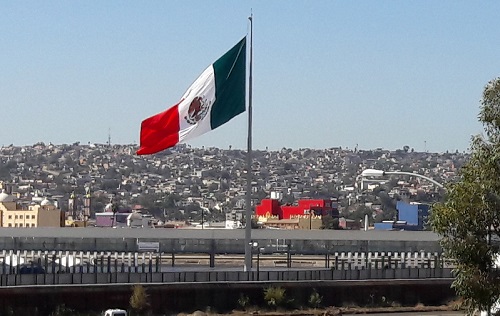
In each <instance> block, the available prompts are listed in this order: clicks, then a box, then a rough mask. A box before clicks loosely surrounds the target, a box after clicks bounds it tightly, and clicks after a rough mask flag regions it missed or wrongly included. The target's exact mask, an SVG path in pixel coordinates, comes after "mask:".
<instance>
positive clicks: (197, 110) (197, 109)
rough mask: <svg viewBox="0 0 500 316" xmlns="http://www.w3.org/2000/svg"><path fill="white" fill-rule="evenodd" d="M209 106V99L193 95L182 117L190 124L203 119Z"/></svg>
mask: <svg viewBox="0 0 500 316" xmlns="http://www.w3.org/2000/svg"><path fill="white" fill-rule="evenodd" d="M209 108H210V101H208V100H207V99H204V98H203V97H195V98H194V99H193V100H192V101H191V104H189V109H188V114H187V115H186V116H185V117H184V119H185V120H186V122H188V123H189V124H191V125H194V124H196V123H198V122H199V121H201V120H203V119H204V118H205V116H206V115H207V113H208V109H209Z"/></svg>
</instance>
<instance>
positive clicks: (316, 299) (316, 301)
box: [308, 289, 323, 308]
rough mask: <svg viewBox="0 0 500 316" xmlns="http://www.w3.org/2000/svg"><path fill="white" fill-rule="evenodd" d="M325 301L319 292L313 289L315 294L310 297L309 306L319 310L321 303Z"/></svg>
mask: <svg viewBox="0 0 500 316" xmlns="http://www.w3.org/2000/svg"><path fill="white" fill-rule="evenodd" d="M322 301H323V296H321V295H319V293H318V292H316V289H313V292H312V293H311V295H310V296H309V300H308V303H309V306H311V307H314V308H318V307H320V306H321V302H322Z"/></svg>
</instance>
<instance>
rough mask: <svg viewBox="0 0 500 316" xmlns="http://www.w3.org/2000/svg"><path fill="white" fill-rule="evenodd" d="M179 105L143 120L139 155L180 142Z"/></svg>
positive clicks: (155, 151) (160, 149)
mask: <svg viewBox="0 0 500 316" xmlns="http://www.w3.org/2000/svg"><path fill="white" fill-rule="evenodd" d="M178 105H179V104H176V105H174V106H172V107H171V108H170V109H168V110H166V111H164V112H161V113H158V114H156V115H153V116H151V117H149V118H147V119H145V120H144V121H142V123H141V138H140V148H139V150H137V154H138V155H149V154H154V153H157V152H159V151H162V150H164V149H167V148H170V147H173V146H175V145H176V144H177V143H178V142H179V130H180V123H179V111H178Z"/></svg>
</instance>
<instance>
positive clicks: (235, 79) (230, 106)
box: [210, 37, 246, 129]
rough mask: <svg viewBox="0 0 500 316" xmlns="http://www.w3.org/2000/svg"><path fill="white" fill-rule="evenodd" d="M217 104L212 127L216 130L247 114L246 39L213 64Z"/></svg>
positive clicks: (214, 107)
mask: <svg viewBox="0 0 500 316" xmlns="http://www.w3.org/2000/svg"><path fill="white" fill-rule="evenodd" d="M213 67H214V75H215V102H214V104H213V105H212V110H211V113H210V116H211V118H210V126H211V128H212V129H216V128H217V127H219V126H221V125H222V124H224V123H226V122H228V121H229V120H230V119H232V118H233V117H235V116H236V115H238V114H240V113H243V112H245V108H246V107H245V89H246V37H244V38H243V39H242V40H241V41H240V42H239V43H238V44H236V45H235V46H234V47H233V48H231V49H230V50H229V51H228V52H227V53H225V54H224V55H223V56H222V57H221V58H219V59H217V61H216V62H215V63H214V64H213Z"/></svg>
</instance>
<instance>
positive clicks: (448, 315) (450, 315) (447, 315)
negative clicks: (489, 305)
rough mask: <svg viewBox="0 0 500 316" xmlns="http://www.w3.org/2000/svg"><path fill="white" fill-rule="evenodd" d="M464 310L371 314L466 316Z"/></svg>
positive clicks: (378, 314) (374, 315) (379, 315)
mask: <svg viewBox="0 0 500 316" xmlns="http://www.w3.org/2000/svg"><path fill="white" fill-rule="evenodd" d="M355 315H356V316H359V314H345V315H343V316H355ZM464 315H466V314H465V313H464V312H455V311H453V312H443V311H441V312H440V311H437V312H418V313H416V312H410V313H375V314H370V316H464Z"/></svg>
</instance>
